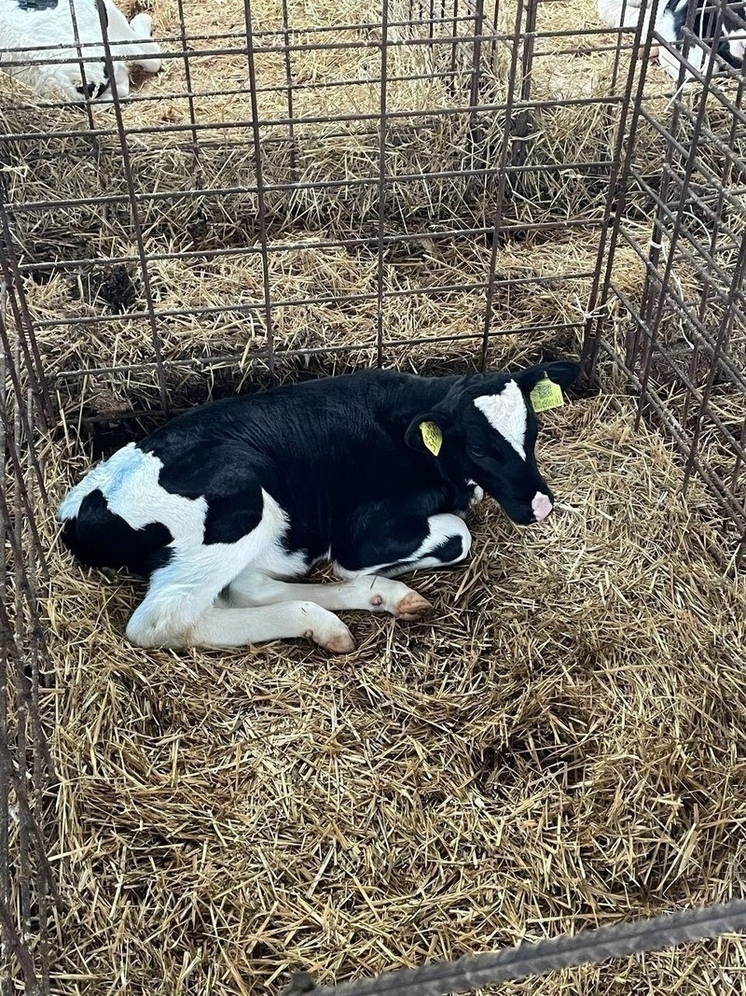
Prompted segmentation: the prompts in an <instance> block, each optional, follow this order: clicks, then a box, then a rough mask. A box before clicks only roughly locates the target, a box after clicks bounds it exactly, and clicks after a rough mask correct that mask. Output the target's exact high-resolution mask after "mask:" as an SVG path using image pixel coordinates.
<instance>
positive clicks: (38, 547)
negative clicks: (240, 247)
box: [0, 258, 56, 993]
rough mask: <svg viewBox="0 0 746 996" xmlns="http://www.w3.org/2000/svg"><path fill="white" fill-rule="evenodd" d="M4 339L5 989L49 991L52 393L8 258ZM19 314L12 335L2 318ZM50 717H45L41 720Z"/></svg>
mask: <svg viewBox="0 0 746 996" xmlns="http://www.w3.org/2000/svg"><path fill="white" fill-rule="evenodd" d="M3 269H4V277H5V280H4V281H3V283H2V285H1V288H0V337H2V340H3V346H4V362H3V375H4V376H3V392H2V417H1V419H0V433H1V434H2V443H3V470H4V474H3V484H2V486H0V520H1V521H2V533H3V547H2V555H1V559H0V573H1V574H2V582H3V599H2V601H1V602H0V936H1V937H2V946H1V947H0V991H2V992H3V993H10V992H15V991H16V987H15V984H14V980H17V979H18V980H20V979H23V980H24V982H25V986H26V989H25V991H26V992H29V993H43V992H47V991H48V974H49V941H50V931H53V927H52V926H51V925H50V919H51V915H52V913H53V897H54V895H55V892H56V884H55V880H54V876H53V873H52V870H51V867H50V865H49V862H48V860H47V856H46V854H47V840H48V834H49V833H50V831H51V829H52V820H53V814H52V813H51V812H50V808H51V807H52V806H53V800H52V797H51V795H50V791H49V790H50V786H51V783H52V762H51V758H50V754H49V749H48V746H47V735H48V732H49V726H48V720H49V716H50V702H49V699H48V698H46V699H45V695H48V692H45V688H48V686H49V684H50V662H49V658H48V655H47V652H46V647H45V642H44V631H43V624H42V622H41V620H40V606H39V597H40V595H41V591H40V584H41V585H43V582H44V578H45V574H46V567H45V562H44V551H43V546H42V544H41V543H40V541H39V536H38V532H37V530H36V522H35V508H36V507H37V506H38V505H39V504H40V503H43V501H44V485H43V481H42V478H41V475H40V473H39V462H38V455H37V453H36V451H35V449H34V446H33V442H32V441H33V440H34V439H35V438H36V436H37V433H38V432H39V431H41V430H42V429H43V427H44V425H45V415H46V413H45V399H46V398H47V397H48V396H47V394H46V387H45V384H44V382H43V377H42V376H41V375H40V370H39V368H38V366H36V365H35V358H34V356H33V355H32V350H31V349H30V343H29V340H28V339H27V338H26V337H25V335H24V333H23V331H22V329H23V316H22V313H21V310H20V306H19V301H18V299H17V297H16V296H15V294H14V293H13V292H12V291H11V292H10V293H8V291H7V282H9V277H10V275H9V272H8V265H7V260H6V259H5V258H3ZM8 314H11V315H13V322H14V327H15V329H16V330H17V333H18V334H16V335H14V336H12V337H11V336H10V334H9V331H8V325H7V324H6V321H5V319H6V315H8ZM45 720H46V721H47V722H46V723H45Z"/></svg>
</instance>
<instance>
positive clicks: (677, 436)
mask: <svg viewBox="0 0 746 996" xmlns="http://www.w3.org/2000/svg"><path fill="white" fill-rule="evenodd" d="M711 6H712V8H713V10H714V11H715V12H716V15H717V17H718V18H720V17H722V13H723V9H724V7H725V4H724V3H723V2H721V0H713V2H712V5H711ZM691 13H692V11H690V14H691ZM690 20H691V18H690ZM739 20H740V26H741V27H742V28H746V22H745V21H744V20H743V18H740V19H739ZM684 34H685V41H684V45H683V47H682V48H681V50H677V49H676V48H674V47H672V46H671V45H670V44H668V43H667V42H666V41H665V40H664V39H663V38H661V37H660V36H658V35H656V36H651V37H650V38H649V39H648V46H647V48H648V49H649V46H650V45H652V44H658V45H659V46H660V47H661V48H665V49H666V50H667V51H668V52H669V53H670V56H671V58H672V59H673V60H675V61H676V63H677V64H678V66H679V79H678V84H677V85H676V86H675V87H674V91H673V94H672V96H671V100H670V103H669V105H668V107H667V108H666V114H665V116H662V115H660V114H658V115H656V114H654V113H651V111H650V110H649V108H647V107H646V106H645V101H644V100H643V98H642V94H641V92H640V91H643V90H644V87H645V83H646V76H647V72H646V69H647V66H648V63H647V61H645V60H643V65H644V66H645V69H644V70H643V72H642V74H641V76H640V80H639V85H638V90H637V92H636V93H635V94H633V95H631V96H632V98H633V99H632V104H633V107H632V112H631V114H630V119H629V139H628V146H627V154H626V156H625V158H624V161H623V163H622V167H621V170H620V175H619V191H618V202H617V205H616V210H615V214H614V218H613V223H612V225H611V232H610V236H609V241H610V246H611V252H610V255H609V258H608V261H607V270H606V279H605V281H604V284H603V287H602V290H601V293H600V295H599V308H600V315H599V317H597V318H596V319H595V320H594V323H593V326H592V327H589V329H588V336H587V338H586V356H587V357H588V358H589V362H590V363H591V364H592V366H593V369H594V371H595V374H596V376H597V378H598V379H599V380H600V382H601V383H607V384H608V383H612V382H615V381H616V382H618V375H619V374H621V375H622V377H623V379H624V380H625V381H626V383H627V384H628V386H629V388H630V389H631V391H632V392H633V393H634V394H635V395H636V396H637V398H638V405H639V410H638V420H639V419H641V418H647V419H648V420H650V421H651V422H653V423H654V424H656V425H657V426H658V427H659V428H660V429H661V430H662V431H663V433H664V435H665V436H666V437H667V438H668V439H669V440H670V441H671V442H672V443H673V445H674V447H675V448H676V450H677V451H678V453H679V454H680V456H681V458H682V462H683V469H684V477H683V487H684V489H685V490H686V488H687V486H688V484H689V481H690V480H691V477H692V475H693V474H697V475H699V477H700V478H702V479H703V480H704V481H705V482H706V484H707V486H708V487H709V489H710V490H711V491H712V492H713V494H714V495H715V496H716V497H717V499H718V503H719V505H720V509H721V513H722V517H723V522H724V524H725V527H726V529H727V531H728V532H729V534H730V535H731V536H732V537H733V543H732V549H733V563H734V564H735V565H736V566H742V564H743V560H744V556H746V478H744V476H743V468H744V461H745V460H746V417H745V415H746V299H745V291H744V270H745V268H746V159H745V158H744V149H743V146H742V140H743V137H744V136H745V135H746V130H745V128H744V126H745V125H746V113H745V108H744V96H745V95H746V71H744V70H739V69H735V68H732V67H728V66H723V65H722V64H717V62H716V60H715V57H714V55H715V53H714V49H713V46H712V45H705V46H704V51H705V54H706V58H705V60H704V64H703V65H701V66H699V67H698V65H697V63H696V61H693V59H692V58H691V51H692V50H691V49H690V45H691V43H692V42H694V40H695V36H694V34H692V32H691V28H690V27H689V26H687V28H686V29H685V33H684ZM646 50H647V49H646ZM685 74H688V78H689V80H690V81H691V82H689V83H686V82H685ZM643 133H644V134H645V137H644V138H642V137H640V136H641V134H643ZM651 140H652V141H653V142H655V143H657V144H659V145H662V146H663V149H664V154H663V164H662V169H661V172H660V176H659V177H658V178H657V182H655V183H651V182H650V178H649V177H647V176H645V175H643V171H642V170H641V168H640V163H641V161H643V160H644V157H645V156H646V154H647V151H648V149H647V144H648V143H649V142H650V141H651ZM633 189H634V190H635V191H637V192H638V193H641V194H642V196H643V197H644V198H645V199H646V201H647V203H648V205H649V212H650V214H651V216H652V218H653V221H652V225H651V229H650V233H649V238H648V239H647V241H643V240H641V239H640V237H639V233H638V232H636V231H634V230H633V228H632V226H631V225H630V223H629V218H628V215H627V214H626V212H625V198H626V197H627V195H628V193H629V191H630V190H633ZM617 246H623V247H626V248H627V249H628V250H631V251H632V252H633V253H634V257H635V258H636V260H637V261H638V262H639V264H640V266H641V268H642V269H643V281H642V288H641V291H640V293H639V295H631V294H630V292H629V289H628V288H625V287H623V286H622V285H621V282H620V281H619V280H618V279H617V278H616V277H615V275H614V250H615V249H616V247H617ZM601 313H602V314H601ZM610 313H613V314H614V316H615V320H612V321H610V320H609V314H610Z"/></svg>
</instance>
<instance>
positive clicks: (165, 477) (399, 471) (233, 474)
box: [66, 363, 580, 573]
mask: <svg viewBox="0 0 746 996" xmlns="http://www.w3.org/2000/svg"><path fill="white" fill-rule="evenodd" d="M545 370H547V371H549V373H550V376H551V377H552V379H553V380H555V381H556V382H557V383H559V384H561V385H562V386H563V387H565V388H566V387H569V386H570V385H571V384H572V383H573V382H574V381H575V379H576V378H577V376H578V374H579V372H580V369H579V367H578V366H577V365H576V364H573V363H552V364H547V365H546V366H542V367H536V368H532V369H531V370H528V371H523V372H522V373H518V374H514V375H513V377H514V378H515V379H516V380H517V381H518V383H519V385H520V387H521V390H522V391H523V392H524V395H525V396H526V397H528V394H529V393H530V392H531V390H532V389H533V387H534V386H535V384H536V383H537V382H538V380H539V379H541V377H543V375H544V372H545ZM509 379H510V378H509V375H507V374H474V375H471V376H467V377H440V378H439V377H417V376H413V375H410V374H399V373H391V372H384V371H366V372H363V373H358V374H351V375H347V376H340V377H334V378H324V379H321V380H316V381H310V382H307V383H303V384H295V385H288V386H285V387H279V388H276V389H274V390H270V391H266V392H264V393H261V394H255V395H249V396H242V397H237V398H231V399H227V400H224V401H219V402H215V403H214V404H210V405H206V406H203V407H200V408H195V409H194V410H192V411H190V412H188V413H186V414H184V415H182V416H180V417H179V418H176V419H174V420H173V421H172V422H169V423H168V424H167V425H165V426H163V427H162V428H161V429H158V430H157V431H156V432H154V433H152V434H151V435H150V436H148V437H147V438H146V439H145V440H143V441H142V442H141V443H139V444H138V446H139V449H141V450H143V451H144V452H146V453H153V454H154V455H155V456H157V457H158V458H159V459H160V460H161V461H162V463H163V467H162V469H161V471H160V476H159V484H160V485H161V487H163V488H164V489H165V490H167V491H169V492H171V493H173V494H179V495H182V496H184V497H188V498H200V497H204V498H205V499H206V502H207V507H208V513H207V518H206V522H205V535H204V537H201V539H202V540H203V542H205V543H233V542H235V541H236V540H238V539H240V538H241V537H242V536H244V535H246V534H247V533H249V532H250V531H251V530H253V529H254V528H255V526H256V525H257V524H258V522H259V521H260V519H261V515H262V508H263V498H262V490H265V491H267V492H268V493H269V494H270V495H271V496H272V497H273V498H274V499H275V501H277V502H278V503H279V505H280V507H281V508H282V509H283V510H284V512H285V513H286V514H287V516H288V522H289V528H288V534H287V537H286V541H285V542H286V546H287V548H288V549H289V550H291V551H302V552H303V553H304V554H305V558H306V562H307V563H308V564H311V563H313V562H315V561H317V560H319V559H321V558H323V557H325V556H326V555H327V553H328V552H330V554H331V559H333V560H335V561H337V562H338V563H339V564H341V565H342V566H343V567H344V568H346V569H347V570H358V569H362V568H364V567H370V566H373V565H376V564H385V563H392V562H394V561H397V560H402V559H406V558H407V557H408V556H410V555H411V554H412V552H413V551H414V550H416V549H417V547H418V546H419V545H420V544H421V543H422V541H423V540H424V539H425V537H426V536H427V535H428V524H427V519H428V517H429V516H432V515H435V514H437V513H440V512H463V511H464V510H465V509H466V508H467V507H468V504H469V500H470V498H471V497H472V495H473V490H474V489H473V486H471V485H468V484H467V483H466V482H467V481H469V480H471V481H475V482H476V483H477V484H478V485H480V486H481V487H482V488H483V489H484V490H485V492H487V493H488V494H491V495H493V496H494V497H495V498H496V499H497V500H498V501H499V502H500V504H501V505H502V506H503V508H504V509H505V511H506V512H507V514H508V515H509V516H510V517H511V518H512V519H514V520H515V521H516V522H519V523H523V524H528V523H529V522H532V521H534V514H533V511H532V506H531V503H532V499H533V498H534V496H535V495H536V493H537V492H542V493H544V494H546V495H548V496H549V497H550V498H551V492H550V490H549V488H548V486H547V484H546V483H545V481H544V480H543V479H542V477H541V474H540V473H539V470H538V467H537V465H536V458H535V454H534V443H535V440H536V435H537V429H538V425H537V420H536V416H535V415H534V413H533V411H531V408H530V405H529V410H528V431H527V435H526V440H525V451H526V459H525V460H523V459H522V458H521V457H520V456H519V455H518V453H517V452H516V451H515V450H514V449H513V448H512V447H511V446H510V445H509V444H508V443H507V442H506V441H505V440H504V439H503V438H502V437H501V436H500V435H499V434H498V433H497V432H495V431H494V429H493V428H492V427H491V426H490V424H489V423H488V421H487V419H486V418H485V416H484V415H483V414H482V413H481V412H480V411H479V410H478V409H477V408H476V407H475V405H474V404H473V400H474V398H476V397H479V396H480V395H485V394H498V393H500V392H501V391H502V389H503V387H504V386H505V384H506V382H507V381H508V380H509ZM423 420H428V421H433V422H435V423H436V424H437V425H438V426H439V427H440V429H441V432H442V435H443V443H442V449H441V451H440V453H439V455H438V456H434V455H433V454H432V453H430V452H429V451H428V450H427V449H426V448H425V446H424V444H423V442H422V438H421V434H420V430H419V425H420V423H421V422H422V421H423ZM164 532H165V534H166V535H164ZM66 541H67V542H68V544H69V545H70V547H71V549H72V550H73V552H75V553H76V555H77V556H78V557H80V558H81V559H83V560H85V561H86V562H87V563H89V564H99V565H101V564H106V565H109V566H118V565H121V566H127V567H129V568H130V569H135V565H138V566H140V567H142V566H147V565H148V564H150V563H154V561H153V558H154V557H158V556H160V555H161V553H162V550H163V547H164V546H165V545H166V544H168V543H169V542H170V541H171V537H170V534H168V530H165V527H162V526H161V527H159V526H157V525H153V526H148V527H147V528H146V529H144V530H140V531H135V530H133V529H131V528H130V527H129V526H128V525H127V523H126V522H124V520H123V519H121V518H120V517H119V516H116V515H114V514H112V513H111V512H109V511H108V509H107V508H106V503H105V500H104V498H103V496H102V495H101V493H100V492H94V493H93V494H91V495H90V496H88V497H87V498H86V499H85V500H84V502H83V504H82V506H81V508H80V512H79V515H78V518H77V520H76V522H75V523H74V525H73V524H68V528H67V529H66ZM443 552H444V554H445V553H451V552H452V551H451V550H450V549H449V550H444V551H443ZM140 573H141V571H140Z"/></svg>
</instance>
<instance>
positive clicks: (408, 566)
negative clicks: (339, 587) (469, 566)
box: [334, 512, 471, 578]
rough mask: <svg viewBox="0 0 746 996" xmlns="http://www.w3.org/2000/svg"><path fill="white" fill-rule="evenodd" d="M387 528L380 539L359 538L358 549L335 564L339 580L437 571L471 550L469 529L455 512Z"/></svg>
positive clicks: (459, 559)
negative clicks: (340, 578) (364, 576)
mask: <svg viewBox="0 0 746 996" xmlns="http://www.w3.org/2000/svg"><path fill="white" fill-rule="evenodd" d="M387 526H388V528H387V530H386V532H385V534H382V535H380V536H374V535H370V534H368V535H366V536H363V537H358V545H357V547H356V548H355V549H354V550H350V552H349V553H348V554H346V555H343V556H342V557H340V558H339V560H338V561H337V562H335V564H334V573H335V574H336V575H337V577H342V578H358V577H360V576H361V575H370V574H380V575H381V576H383V577H386V578H393V577H398V576H399V575H401V574H409V573H411V572H412V571H422V570H437V569H438V568H441V567H449V566H450V565H451V564H457V563H459V561H461V560H464V558H465V557H466V556H467V555H468V553H469V550H470V549H471V533H470V532H469V527H468V526H467V525H466V523H465V522H464V521H463V519H461V518H460V517H459V516H458V515H456V514H454V513H452V512H441V513H439V514H438V515H431V516H430V517H429V518H427V519H423V520H421V521H413V520H409V521H407V522H401V523H399V524H398V525H397V524H396V522H395V520H394V522H392V523H391V524H387ZM397 554H398V555H397Z"/></svg>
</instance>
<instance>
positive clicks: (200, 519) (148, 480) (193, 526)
mask: <svg viewBox="0 0 746 996" xmlns="http://www.w3.org/2000/svg"><path fill="white" fill-rule="evenodd" d="M162 467H163V463H162V461H161V460H159V459H158V457H157V456H155V455H154V454H153V453H145V452H143V450H141V449H138V448H137V447H136V446H135V444H134V443H128V444H127V446H124V447H123V448H122V449H121V450H117V452H116V453H114V454H113V456H111V457H109V459H108V460H105V461H104V462H103V463H100V464H98V466H97V467H94V468H93V470H91V471H90V472H89V473H88V474H86V476H85V477H84V478H83V480H82V481H81V482H80V483H79V484H76V485H75V487H74V488H73V489H72V490H71V491H70V493H69V494H68V495H67V497H66V498H65V500H64V501H63V502H62V504H61V505H60V511H59V517H60V519H61V520H62V521H63V522H64V521H65V520H66V519H72V518H74V517H75V516H76V515H77V514H78V512H79V511H80V506H81V503H82V501H83V499H84V498H85V497H86V496H87V495H89V494H90V493H91V492H92V491H95V490H96V489H99V490H100V491H101V492H102V493H103V494H104V496H105V497H106V500H107V504H108V506H109V509H110V511H112V512H113V513H114V514H115V515H120V516H121V517H122V518H123V519H124V521H125V522H127V523H128V524H129V525H130V526H132V528H133V529H143V528H144V527H145V526H148V525H150V524H151V523H152V522H162V523H163V525H164V526H165V527H166V528H167V529H168V531H169V532H170V533H171V535H172V536H173V538H174V546H175V547H178V546H181V545H184V546H193V545H194V544H195V543H201V542H202V536H203V533H204V525H205V516H206V514H207V502H206V501H205V499H204V498H184V496H183V495H175V494H171V493H170V492H169V491H166V490H165V489H164V488H162V487H161V486H160V484H159V483H158V475H159V474H160V472H161V468H162Z"/></svg>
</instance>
